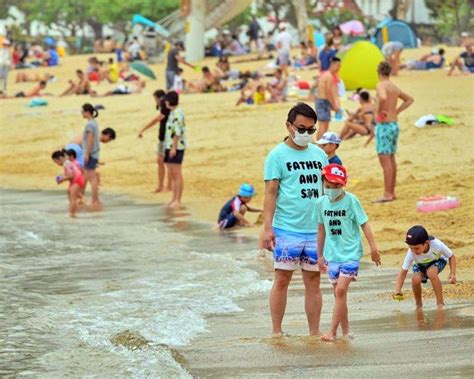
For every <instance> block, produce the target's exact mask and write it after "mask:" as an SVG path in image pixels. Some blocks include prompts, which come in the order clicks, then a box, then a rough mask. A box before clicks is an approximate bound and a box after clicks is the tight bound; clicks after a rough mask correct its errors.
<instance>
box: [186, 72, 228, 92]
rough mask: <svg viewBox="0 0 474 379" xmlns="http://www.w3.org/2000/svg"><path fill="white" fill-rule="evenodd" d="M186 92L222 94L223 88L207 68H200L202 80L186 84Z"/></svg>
mask: <svg viewBox="0 0 474 379" xmlns="http://www.w3.org/2000/svg"><path fill="white" fill-rule="evenodd" d="M187 87H188V88H187V89H188V92H192V93H196V92H197V93H205V92H223V91H225V88H224V87H223V86H222V85H221V84H220V83H219V79H218V78H217V77H216V76H215V75H214V74H213V73H211V71H210V70H209V67H207V66H204V67H203V68H202V78H201V79H199V80H197V81H196V82H194V83H193V82H191V83H188V85H187Z"/></svg>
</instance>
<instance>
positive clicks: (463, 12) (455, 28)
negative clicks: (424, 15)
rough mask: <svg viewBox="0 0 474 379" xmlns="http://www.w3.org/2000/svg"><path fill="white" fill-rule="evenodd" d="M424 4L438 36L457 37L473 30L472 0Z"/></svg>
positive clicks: (437, 1)
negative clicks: (437, 31) (436, 27)
mask: <svg viewBox="0 0 474 379" xmlns="http://www.w3.org/2000/svg"><path fill="white" fill-rule="evenodd" d="M425 4H426V7H427V8H428V9H429V11H430V15H431V17H432V18H433V19H435V20H436V23H437V26H438V29H439V31H440V32H441V33H440V34H442V35H446V36H454V35H458V36H459V35H460V34H461V33H462V32H467V31H472V30H473V29H474V17H473V16H474V1H473V0H425Z"/></svg>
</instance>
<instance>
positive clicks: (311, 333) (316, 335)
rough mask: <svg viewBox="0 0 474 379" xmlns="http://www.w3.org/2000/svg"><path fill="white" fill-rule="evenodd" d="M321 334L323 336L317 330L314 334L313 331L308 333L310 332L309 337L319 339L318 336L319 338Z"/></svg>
mask: <svg viewBox="0 0 474 379" xmlns="http://www.w3.org/2000/svg"><path fill="white" fill-rule="evenodd" d="M322 334H323V333H321V331H320V330H318V331H316V332H313V331H310V332H309V335H310V336H315V337H319V336H321V335H322Z"/></svg>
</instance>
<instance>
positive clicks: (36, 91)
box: [0, 80, 52, 99]
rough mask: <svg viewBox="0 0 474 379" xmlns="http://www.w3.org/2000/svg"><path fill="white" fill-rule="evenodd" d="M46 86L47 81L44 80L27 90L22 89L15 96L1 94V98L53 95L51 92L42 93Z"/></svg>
mask: <svg viewBox="0 0 474 379" xmlns="http://www.w3.org/2000/svg"><path fill="white" fill-rule="evenodd" d="M45 88H46V82H45V81H44V80H42V81H41V82H39V84H38V85H36V86H34V87H33V88H31V89H29V90H26V91H20V92H18V93H17V94H15V96H6V95H5V94H1V95H0V98H2V99H13V98H15V97H40V96H52V94H50V93H41V91H43V90H44V89H45Z"/></svg>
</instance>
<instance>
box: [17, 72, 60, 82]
mask: <svg viewBox="0 0 474 379" xmlns="http://www.w3.org/2000/svg"><path fill="white" fill-rule="evenodd" d="M53 78H54V75H51V74H48V73H44V74H38V73H36V72H35V73H33V72H29V73H27V72H18V73H17V74H16V79H15V83H22V82H39V81H44V82H47V81H49V80H51V79H53Z"/></svg>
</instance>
